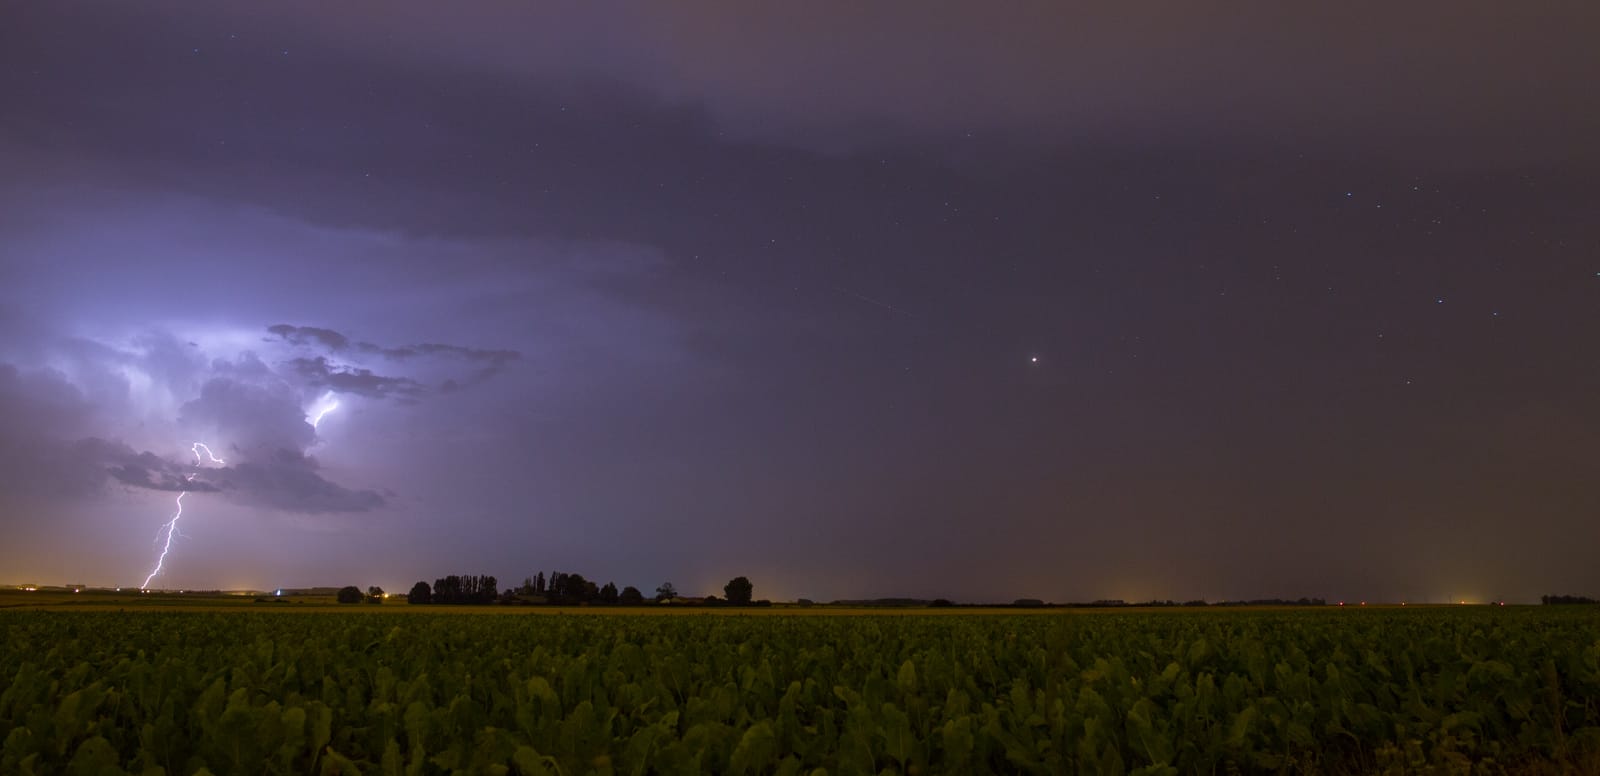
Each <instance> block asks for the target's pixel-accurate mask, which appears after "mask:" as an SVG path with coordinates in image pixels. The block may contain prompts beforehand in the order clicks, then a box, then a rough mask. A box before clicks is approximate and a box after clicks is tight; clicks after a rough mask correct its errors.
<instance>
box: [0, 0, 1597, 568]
mask: <svg viewBox="0 0 1600 776" xmlns="http://www.w3.org/2000/svg"><path fill="white" fill-rule="evenodd" d="M1596 8H1597V7H1596V6H1595V5H1594V4H1592V3H1584V2H1573V3H1539V4H1533V5H1530V4H1504V3H1443V2H1440V3H1412V4H1405V5H1403V6H1401V7H1398V8H1397V7H1395V6H1394V5H1393V4H1382V3H1370V4H1362V3H1354V4H1351V3H1342V4H1338V5H1337V6H1328V7H1326V8H1318V9H1312V8H1307V7H1303V6H1299V5H1283V4H1276V3H1247V4H1242V5H1233V6H1230V7H1228V8H1227V9H1217V8H1201V7H1198V6H1163V7H1156V6H1120V7H1117V8H1106V7H1079V6H1075V5H1072V4H1063V3H1019V4H1007V5H1004V6H1003V7H991V6H989V5H985V4H980V3H961V4H957V3H873V4H842V3H841V4H830V3H822V4H816V3H808V4H798V5H785V6H739V7H737V8H735V7H732V6H727V5H723V4H709V3H707V4H695V3H674V4H659V5H650V6H635V5H620V4H609V3H596V4H585V5H582V6H577V5H560V6H558V5H545V4H533V5H530V4H523V3H511V2H503V3H501V2H496V3H471V4H454V5H449V6H444V5H439V4H435V3H424V2H381V3H380V2H344V3H338V4H327V3H294V2H287V3H271V4H264V3H248V4H247V3H226V2H221V3H206V4H203V5H201V4H190V3H182V4H179V3H161V2H141V3H79V2H21V3H13V4H9V5H8V6H7V7H6V8H5V9H4V10H3V11H0V105H3V106H4V107H3V109H0V169H3V170H4V171H5V172H4V174H0V527H3V528H4V530H5V535H6V540H5V541H4V542H3V543H0V582H30V581H33V582H39V583H46V584H49V583H67V582H81V583H86V584H106V585H124V586H126V585H138V584H139V583H140V581H141V580H143V579H144V578H145V576H146V575H147V574H149V573H150V571H151V570H152V568H153V566H154V563H155V561H156V558H157V556H158V554H159V552H160V550H161V546H162V541H161V540H162V539H163V538H164V534H163V533H162V527H163V525H164V524H165V523H166V522H167V521H168V520H170V519H171V518H172V517H173V514H174V510H175V504H174V500H175V498H176V496H177V494H178V493H179V492H183V491H188V495H187V496H185V497H184V501H183V507H184V517H183V518H182V520H181V521H180V522H179V523H178V528H179V532H178V535H177V536H176V538H175V539H174V540H173V542H172V546H171V550H170V552H169V554H168V556H167V558H166V559H165V561H164V564H163V568H162V572H161V574H159V575H158V576H157V577H156V578H155V580H154V581H153V582H152V586H156V587H172V588H180V587H199V588H272V587H277V586H300V585H344V584H360V585H367V584H381V585H384V586H386V587H389V588H391V589H400V590H403V589H405V588H406V587H408V586H409V585H410V583H411V582H413V581H415V580H418V579H426V580H430V581H431V580H432V579H434V578H436V577H440V576H443V575H445V574H449V573H491V574H495V575H497V576H498V577H499V578H500V579H501V581H502V583H504V584H513V583H515V582H519V581H520V580H521V579H522V577H523V576H527V575H532V574H534V573H537V572H538V571H545V572H549V571H550V570H552V569H559V570H562V571H576V572H580V573H583V574H584V575H585V576H587V577H589V578H591V579H596V580H599V581H601V582H604V581H606V580H615V581H616V582H617V584H618V585H630V584H631V585H635V586H638V587H640V588H641V589H644V590H646V591H647V592H649V591H651V590H653V589H654V587H655V586H656V585H658V584H660V583H662V582H664V581H672V582H674V583H676V585H677V587H678V588H679V590H681V591H684V592H689V593H708V592H719V593H720V590H721V586H722V584H723V583H724V582H725V581H726V580H727V579H728V578H730V577H732V576H734V575H738V574H744V575H747V576H749V577H750V578H751V579H752V580H753V581H754V583H755V593H756V597H758V598H761V597H773V598H794V597H797V596H805V597H811V598H816V599H821V600H828V599H833V598H855V597H873V596H902V595H904V596H926V597H934V596H944V597H949V598H954V599H958V600H1009V599H1011V598H1016V597H1022V596H1029V597H1038V598H1044V599H1050V600H1087V599H1094V598H1127V599H1136V598H1150V597H1160V598H1169V597H1170V598H1195V597H1207V598H1211V599H1213V600H1215V599H1220V598H1229V597H1233V598H1238V597H1268V596H1287V597H1299V596H1302V595H1306V596H1323V597H1327V598H1329V599H1333V600H1337V599H1342V598H1348V599H1362V598H1371V599H1386V600H1399V599H1409V600H1447V599H1460V598H1474V599H1489V598H1496V599H1498V598H1505V599H1512V600H1530V599H1534V598H1537V596H1538V595H1540V594H1542V593H1565V592H1572V593H1591V594H1593V593H1596V592H1600V574H1597V572H1595V571H1594V568H1595V566H1594V564H1593V560H1592V555H1593V547H1594V543H1595V540H1596V539H1600V533H1597V531H1600V528H1597V527H1596V523H1595V518H1596V516H1597V515H1600V495H1597V493H1600V491H1597V489H1596V488H1595V487H1594V485H1593V483H1594V482H1595V481H1597V479H1600V471H1597V470H1596V469H1597V461H1600V458H1597V456H1596V450H1597V449H1600V405H1597V402H1596V397H1597V396H1600V360H1597V357H1596V354H1597V353H1600V347H1597V341H1600V258H1597V257H1600V218H1597V217H1596V214H1597V213H1600V194H1597V191H1600V144H1596V143H1595V142H1594V138H1596V137H1600V101H1597V100H1596V99H1594V88H1595V87H1594V78H1595V75H1596V74H1597V73H1600V46H1596V45H1594V41H1595V40H1600V11H1597V10H1596ZM335 402H336V403H337V408H336V409H333V410H332V411H331V412H328V413H327V414H326V415H324V416H323V417H322V419H321V421H320V422H319V423H317V425H316V426H315V427H313V426H312V424H311V421H312V420H313V419H314V417H315V416H316V414H317V413H318V412H319V411H321V410H323V409H326V408H327V407H328V406H330V405H332V404H333V403H335ZM196 441H200V442H204V443H205V444H207V445H208V446H209V447H210V449H212V450H213V451H214V452H215V453H216V455H217V457H218V458H220V459H221V460H223V461H224V462H225V463H223V464H216V463H212V462H210V461H204V462H203V463H202V465H199V466H197V465H196V461H195V455H194V454H193V453H192V446H193V443H194V442H196Z"/></svg>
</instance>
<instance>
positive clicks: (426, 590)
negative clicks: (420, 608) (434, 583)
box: [406, 582, 433, 604]
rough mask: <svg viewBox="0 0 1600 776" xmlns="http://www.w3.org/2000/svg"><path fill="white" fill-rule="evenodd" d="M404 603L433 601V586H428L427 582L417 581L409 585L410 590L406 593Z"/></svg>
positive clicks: (427, 602)
mask: <svg viewBox="0 0 1600 776" xmlns="http://www.w3.org/2000/svg"><path fill="white" fill-rule="evenodd" d="M406 603H408V604H431V603H433V588H431V587H428V583H427V582H418V583H416V584H415V585H412V586H411V592H409V593H406Z"/></svg>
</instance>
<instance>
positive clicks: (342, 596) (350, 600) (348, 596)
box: [337, 585, 361, 604]
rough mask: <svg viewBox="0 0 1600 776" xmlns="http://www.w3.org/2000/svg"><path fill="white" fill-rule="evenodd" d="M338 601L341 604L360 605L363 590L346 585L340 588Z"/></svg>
mask: <svg viewBox="0 0 1600 776" xmlns="http://www.w3.org/2000/svg"><path fill="white" fill-rule="evenodd" d="M337 600H338V601H339V603H341V604H359V603H361V588H359V587H356V586H355V585H345V586H344V587H341V588H339V594H338V596H337Z"/></svg>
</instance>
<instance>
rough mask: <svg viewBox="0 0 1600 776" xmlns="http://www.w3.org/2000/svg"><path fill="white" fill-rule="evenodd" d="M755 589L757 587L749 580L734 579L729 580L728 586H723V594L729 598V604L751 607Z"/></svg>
mask: <svg viewBox="0 0 1600 776" xmlns="http://www.w3.org/2000/svg"><path fill="white" fill-rule="evenodd" d="M755 589H756V586H755V585H752V584H750V580H749V579H747V578H745V577H734V578H733V579H730V580H728V584H726V585H723V586H722V593H723V594H724V595H726V596H727V597H728V603H730V604H733V605H734V606H749V605H750V598H751V596H752V595H753V594H754V593H755Z"/></svg>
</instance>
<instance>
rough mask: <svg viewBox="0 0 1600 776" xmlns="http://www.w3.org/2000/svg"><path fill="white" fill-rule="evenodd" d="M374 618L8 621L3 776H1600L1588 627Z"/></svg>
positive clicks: (1127, 619)
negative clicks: (124, 775) (1597, 775)
mask: <svg viewBox="0 0 1600 776" xmlns="http://www.w3.org/2000/svg"><path fill="white" fill-rule="evenodd" d="M372 608H373V609H375V610H378V611H372V612H364V613H363V614H362V615H361V616H353V615H347V614H342V613H340V612H334V611H281V610H280V611H274V612H272V613H271V614H267V613H264V612H262V613H258V612H256V611H253V610H250V609H248V608H244V607H240V608H238V609H237V610H235V611H206V610H191V611H181V610H162V609H159V608H143V609H141V608H129V609H128V610H127V611H123V612H118V611H98V610H86V611H40V610H29V609H25V608H23V609H10V610H0V740H3V744H0V773H4V774H30V773H34V774H45V773H93V774H100V773H120V772H130V773H166V774H194V773H215V774H228V773H268V774H278V773H282V774H289V773H295V774H305V773H312V774H317V773H324V774H327V773H339V774H353V773H377V774H433V773H522V774H534V773H562V774H579V773H629V774H642V773H784V774H795V773H815V772H818V771H819V769H820V770H821V771H824V772H826V773H830V774H858V773H860V774H865V773H874V774H876V773H985V772H994V773H1074V772H1077V773H1167V774H1172V773H1232V772H1238V773H1257V772H1267V773H1468V772H1474V773H1476V772H1485V773H1499V772H1514V773H1524V772H1526V773H1593V772H1600V771H1597V770H1596V769H1597V767H1600V612H1596V611H1595V610H1594V609H1592V608H1589V607H1543V608H1532V607H1527V608H1519V607H1510V608H1506V609H1500V608H1498V607H1497V608H1493V609H1491V608H1488V607H1483V608H1470V607H1462V608H1438V609H1423V608H1414V609H1409V610H1403V609H1389V610H1338V609H1326V610H1324V609H1317V610H1276V611H1216V610H1210V611H1201V612H1117V613H1100V614H1094V615H1084V614H1078V613H1072V612H1057V613H1055V614H1053V615H1039V614H1028V615H999V614H958V615H949V614H944V615H939V616H918V615H906V614H901V615H896V616H875V615H863V616H841V617H827V616H783V615H781V614H772V615H764V616H738V615H733V616H681V617H647V616H637V615H630V614H614V615H611V616H562V615H545V616H524V617H516V616H495V617H485V616H474V615H470V614H459V615H452V616H426V615H424V616H419V613H418V612H412V611H407V612H404V613H402V612H401V611H394V610H393V609H399V608H400V607H393V608H391V607H389V606H383V607H372ZM413 608H414V609H421V608H422V607H413Z"/></svg>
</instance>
